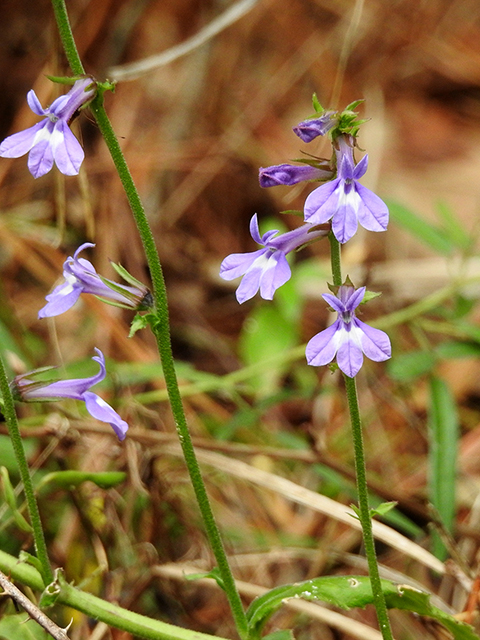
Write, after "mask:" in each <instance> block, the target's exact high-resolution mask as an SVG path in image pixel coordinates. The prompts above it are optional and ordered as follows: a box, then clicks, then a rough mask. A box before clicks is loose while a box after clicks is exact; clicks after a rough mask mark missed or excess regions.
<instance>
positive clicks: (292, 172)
mask: <svg viewBox="0 0 480 640" xmlns="http://www.w3.org/2000/svg"><path fill="white" fill-rule="evenodd" d="M332 175H333V174H332V172H331V171H325V170H323V169H317V167H312V166H310V165H308V164H304V165H300V166H297V165H294V164H275V165H273V166H271V167H261V168H260V170H259V175H258V178H259V181H260V186H261V187H276V186H278V185H280V184H285V185H290V186H291V185H293V184H297V183H298V182H303V180H330V179H331V178H332Z"/></svg>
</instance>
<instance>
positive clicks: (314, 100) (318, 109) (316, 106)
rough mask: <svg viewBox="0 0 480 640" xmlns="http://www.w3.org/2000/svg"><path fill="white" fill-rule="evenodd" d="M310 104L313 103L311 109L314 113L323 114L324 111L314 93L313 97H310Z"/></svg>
mask: <svg viewBox="0 0 480 640" xmlns="http://www.w3.org/2000/svg"><path fill="white" fill-rule="evenodd" d="M312 103H313V108H314V109H315V111H316V112H317V113H323V112H324V111H325V109H324V108H323V107H322V105H321V104H320V101H319V99H318V98H317V94H316V93H314V94H313V96H312Z"/></svg>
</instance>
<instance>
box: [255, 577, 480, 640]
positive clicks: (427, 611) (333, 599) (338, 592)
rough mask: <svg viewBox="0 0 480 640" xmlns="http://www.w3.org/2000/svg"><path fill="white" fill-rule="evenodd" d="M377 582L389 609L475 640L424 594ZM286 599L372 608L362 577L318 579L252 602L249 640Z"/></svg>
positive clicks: (471, 632) (467, 628) (367, 583)
mask: <svg viewBox="0 0 480 640" xmlns="http://www.w3.org/2000/svg"><path fill="white" fill-rule="evenodd" d="M381 582H382V591H383V593H384V596H385V600H386V603H387V606H388V607H389V608H397V609H406V610H408V611H412V612H414V613H417V614H419V615H422V616H428V617H430V618H433V619H434V620H437V621H438V622H440V623H441V624H443V625H444V626H445V627H446V628H447V629H448V630H449V631H450V633H451V634H452V635H453V637H454V638H455V640H478V636H477V635H476V634H475V632H474V630H473V628H472V627H471V626H470V625H468V624H465V623H463V622H459V621H458V620H457V619H456V618H455V617H454V616H451V615H450V614H448V613H445V612H443V611H440V609H437V608H436V607H434V606H433V605H432V604H431V603H430V596H429V594H428V593H424V592H422V591H418V590H416V589H412V588H411V587H409V586H407V585H397V584H394V583H393V582H390V581H388V580H382V581H381ZM290 598H302V599H304V600H310V601H312V600H313V601H315V600H322V601H323V602H326V603H328V604H330V605H334V606H336V607H341V608H342V609H353V608H356V607H360V608H364V607H365V606H367V605H369V604H373V595H372V589H371V585H370V579H369V578H367V577H365V576H350V577H346V576H333V577H322V578H315V579H313V580H307V581H306V582H301V583H298V584H291V585H284V586H281V587H277V588H276V589H272V590H271V591H269V592H268V593H265V594H264V595H262V596H260V597H259V598H256V599H255V600H254V601H253V602H252V604H251V605H250V607H249V608H248V610H247V620H248V623H249V633H250V637H251V638H252V639H255V638H259V637H260V633H261V630H262V628H263V626H264V624H265V622H266V621H267V620H268V618H269V617H270V616H271V615H272V614H273V613H274V612H275V611H277V610H278V609H279V608H280V607H281V606H282V604H283V603H284V602H285V600H289V599H290Z"/></svg>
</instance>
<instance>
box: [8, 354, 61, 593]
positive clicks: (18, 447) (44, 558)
mask: <svg viewBox="0 0 480 640" xmlns="http://www.w3.org/2000/svg"><path fill="white" fill-rule="evenodd" d="M0 389H1V391H2V396H3V408H2V411H3V415H4V416H5V421H6V423H7V427H8V433H9V436H10V440H11V443H12V446H13V450H14V452H15V458H16V460H17V465H18V469H19V471H20V478H21V480H22V483H23V491H24V493H25V499H26V501H27V509H28V515H29V517H30V524H31V526H32V532H33V540H34V544H35V552H36V554H37V558H38V560H39V562H40V565H41V567H42V578H43V582H44V584H45V586H46V585H47V584H50V583H51V582H52V581H53V572H52V568H51V566H50V562H49V560H48V553H47V545H46V544H45V537H44V535H43V528H42V521H41V519H40V512H39V510H38V504H37V500H36V498H35V492H34V490H33V484H32V479H31V477H30V471H29V469H28V462H27V458H26V456H25V450H24V448H23V441H22V436H21V435H20V429H19V427H18V420H17V414H16V412H15V403H14V400H13V396H12V391H11V389H10V386H9V384H8V378H7V373H6V371H5V365H4V363H3V359H2V358H1V357H0Z"/></svg>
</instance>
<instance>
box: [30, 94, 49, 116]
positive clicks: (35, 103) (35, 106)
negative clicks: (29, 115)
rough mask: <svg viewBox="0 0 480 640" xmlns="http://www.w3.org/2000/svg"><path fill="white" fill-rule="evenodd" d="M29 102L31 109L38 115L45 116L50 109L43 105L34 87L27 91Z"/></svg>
mask: <svg viewBox="0 0 480 640" xmlns="http://www.w3.org/2000/svg"><path fill="white" fill-rule="evenodd" d="M27 102H28V106H29V107H30V109H31V110H32V111H33V113H35V114H36V115H37V116H45V115H46V114H47V111H48V110H45V109H44V108H43V107H42V105H41V104H40V100H39V99H38V98H37V94H36V93H35V91H34V90H33V89H30V91H29V92H28V93H27Z"/></svg>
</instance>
